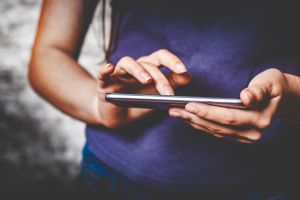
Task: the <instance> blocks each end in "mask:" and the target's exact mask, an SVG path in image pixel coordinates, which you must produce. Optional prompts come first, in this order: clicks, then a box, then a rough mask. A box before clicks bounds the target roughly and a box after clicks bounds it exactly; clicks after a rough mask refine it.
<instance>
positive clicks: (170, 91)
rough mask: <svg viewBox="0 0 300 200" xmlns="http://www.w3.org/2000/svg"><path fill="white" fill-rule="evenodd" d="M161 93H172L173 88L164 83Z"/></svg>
mask: <svg viewBox="0 0 300 200" xmlns="http://www.w3.org/2000/svg"><path fill="white" fill-rule="evenodd" d="M163 95H174V90H173V89H172V88H171V87H170V86H168V85H165V86H164V87H163Z"/></svg>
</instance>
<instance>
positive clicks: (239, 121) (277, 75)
mask: <svg viewBox="0 0 300 200" xmlns="http://www.w3.org/2000/svg"><path fill="white" fill-rule="evenodd" d="M286 88H287V84H286V79H285V76H284V75H283V73H282V72H280V71H279V70H277V69H268V70H266V71H264V72H262V73H260V74H258V75H257V76H256V77H254V78H253V79H252V81H251V82H250V84H249V86H248V87H247V88H245V89H244V90H242V92H241V93H240V98H241V101H242V102H243V104H244V105H245V106H246V107H248V108H247V109H245V110H243V109H231V108H223V107H218V106H212V105H205V104H200V103H188V104H187V105H186V106H185V109H179V108H171V109H170V110H169V113H170V115H171V116H173V117H177V118H181V119H183V120H185V121H186V122H187V123H189V124H190V125H191V126H192V127H193V128H195V129H198V130H201V131H204V132H206V133H210V134H212V135H214V136H216V137H220V138H229V139H233V140H236V141H239V142H245V143H251V142H253V141H256V140H258V139H260V138H261V136H262V134H263V132H264V130H265V129H266V128H268V127H269V126H270V125H271V123H272V121H273V119H274V118H275V117H276V116H277V115H278V114H279V112H280V111H281V106H282V102H283V100H284V98H285V91H286Z"/></svg>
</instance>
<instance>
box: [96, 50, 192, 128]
mask: <svg viewBox="0 0 300 200" xmlns="http://www.w3.org/2000/svg"><path fill="white" fill-rule="evenodd" d="M162 66H165V67H167V68H169V69H170V70H171V73H170V74H169V75H167V76H166V75H165V74H163V73H162V72H161V71H160V67H162ZM97 81H98V83H97V90H98V91H97V93H98V96H97V98H96V104H97V114H98V116H99V118H100V120H101V124H102V125H104V126H105V127H108V128H119V127H121V126H124V125H126V124H128V123H130V122H133V121H135V120H138V119H141V118H143V117H145V116H147V115H148V114H150V113H151V112H152V111H153V110H152V109H143V108H125V107H120V106H118V105H115V104H112V103H110V102H108V101H106V100H105V94H106V93H113V92H123V93H143V94H161V95H173V94H174V89H175V88H176V87H178V86H183V85H186V84H188V83H189V82H190V81H191V74H190V73H188V72H187V69H186V67H185V66H184V64H183V62H182V61H181V60H180V59H179V58H178V57H177V56H175V55H174V54H173V53H171V52H169V51H168V50H165V49H161V50H158V51H156V52H154V53H152V54H150V55H148V56H143V57H140V58H139V59H137V60H134V59H133V58H131V57H123V58H122V59H120V60H119V62H118V63H117V64H116V66H114V65H112V64H110V63H109V64H106V65H105V66H104V67H101V68H100V70H99V73H98V76H97Z"/></svg>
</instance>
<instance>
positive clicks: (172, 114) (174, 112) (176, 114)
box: [170, 111, 181, 117]
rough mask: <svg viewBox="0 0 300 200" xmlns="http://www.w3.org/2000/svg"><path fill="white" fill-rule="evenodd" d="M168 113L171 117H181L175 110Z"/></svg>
mask: <svg viewBox="0 0 300 200" xmlns="http://www.w3.org/2000/svg"><path fill="white" fill-rule="evenodd" d="M170 115H171V116H172V117H181V114H180V113H179V112H176V111H171V112H170Z"/></svg>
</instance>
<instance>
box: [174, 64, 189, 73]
mask: <svg viewBox="0 0 300 200" xmlns="http://www.w3.org/2000/svg"><path fill="white" fill-rule="evenodd" d="M175 67H176V69H177V70H178V72H179V73H184V72H187V70H186V67H185V66H184V64H183V63H180V62H179V63H176V65H175Z"/></svg>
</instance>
